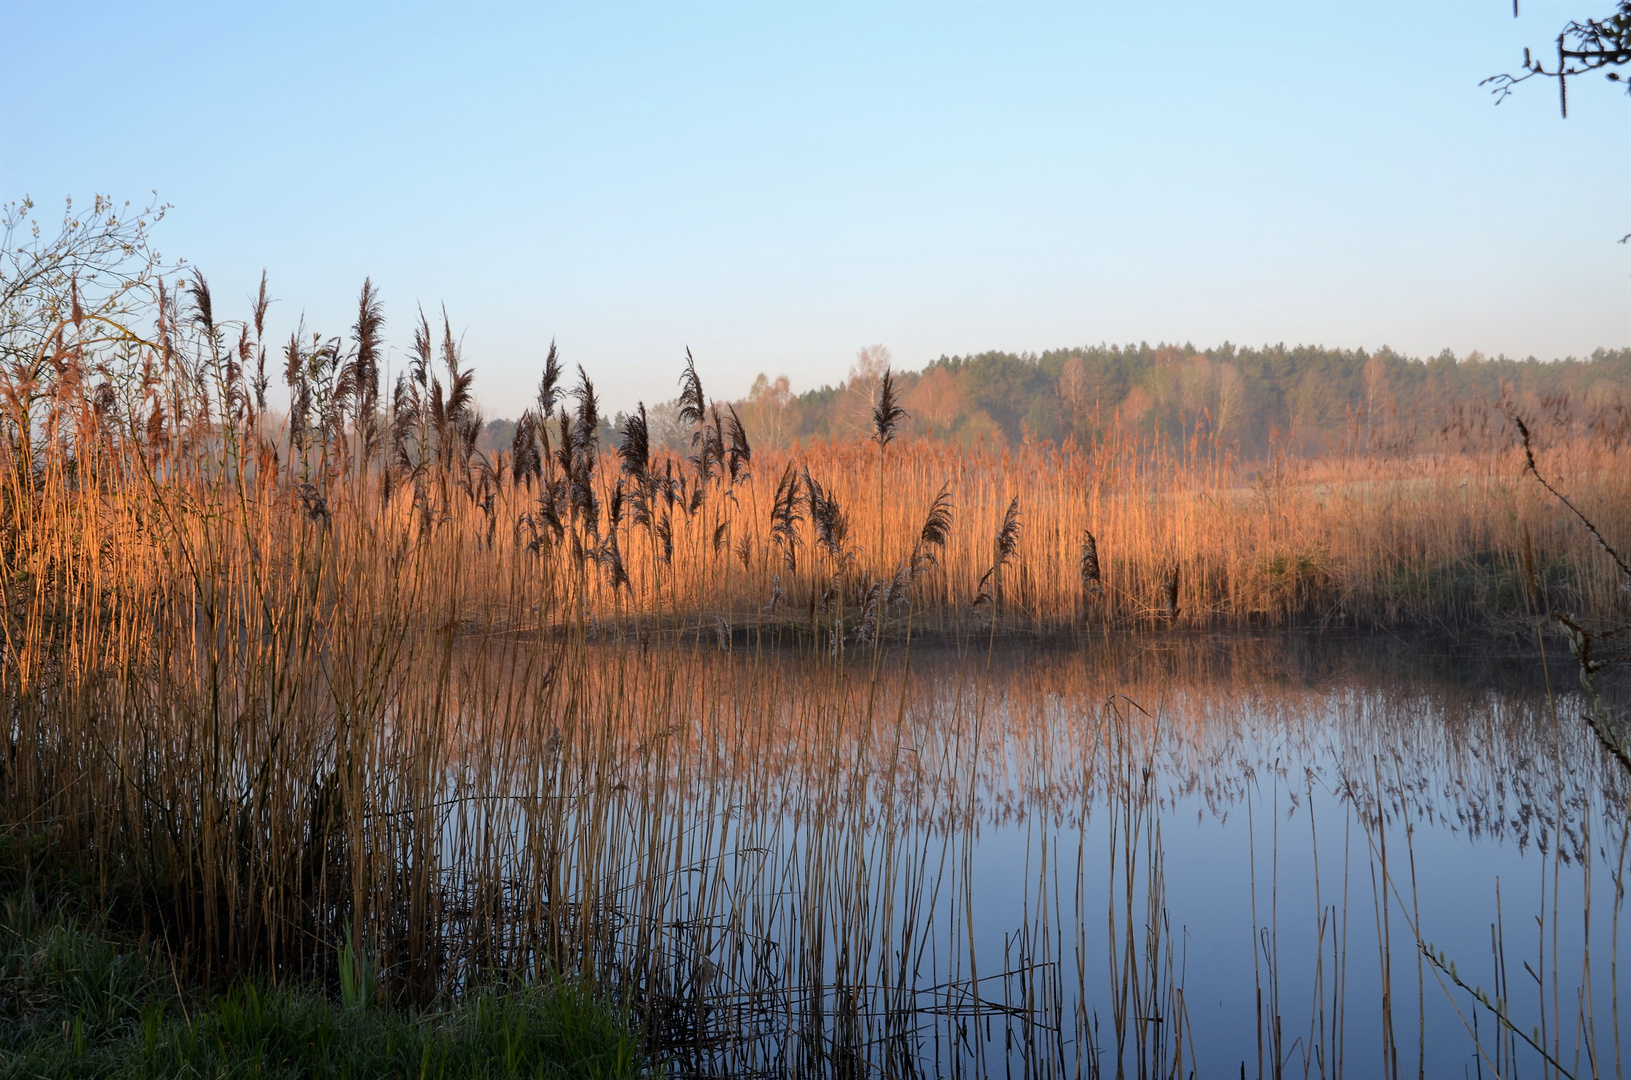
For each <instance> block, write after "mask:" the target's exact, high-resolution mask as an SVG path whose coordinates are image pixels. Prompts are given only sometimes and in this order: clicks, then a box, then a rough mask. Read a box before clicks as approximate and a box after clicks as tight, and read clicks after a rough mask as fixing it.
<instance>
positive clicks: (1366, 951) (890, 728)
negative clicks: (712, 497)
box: [442, 635, 1631, 1077]
mask: <svg viewBox="0 0 1631 1080" xmlns="http://www.w3.org/2000/svg"><path fill="white" fill-rule="evenodd" d="M1512 651H1513V653H1514V654H1513V655H1512V656H1505V655H1502V652H1503V650H1502V649H1500V648H1497V647H1493V646H1483V647H1476V648H1474V647H1465V648H1456V647H1452V646H1450V645H1448V644H1444V643H1439V642H1433V641H1426V640H1401V639H1396V638H1357V639H1356V638H1338V639H1329V638H1320V637H1317V636H1304V635H1274V636H1271V637H1257V636H1246V635H1231V636H1222V637H1202V636H1192V635H1173V636H1163V635H1149V636H1147V637H1143V638H1131V637H1127V638H1112V639H1104V640H1095V641H1087V642H1081V641H1078V642H1076V643H1073V644H1072V645H1070V646H1068V647H1065V646H1021V645H1017V644H1014V643H1012V642H1009V643H1003V642H997V643H996V644H995V645H991V644H988V643H986V642H978V643H975V644H972V645H968V646H958V645H955V644H937V645H933V646H926V647H919V646H914V647H913V648H912V649H911V650H910V652H909V653H908V652H907V651H905V650H902V649H898V648H897V649H885V650H879V651H875V652H874V651H865V652H863V653H861V654H859V655H857V654H855V653H851V654H850V655H847V656H844V657H833V656H831V655H815V656H811V655H802V654H793V653H789V652H786V651H776V650H771V649H769V648H768V647H766V648H754V647H752V646H748V647H742V646H741V645H740V644H737V645H736V646H735V647H734V648H733V649H732V650H729V651H721V650H715V649H708V650H701V649H681V648H672V647H669V648H665V647H660V646H658V647H653V646H646V647H640V646H637V645H634V644H629V645H619V644H604V645H600V646H595V647H591V648H587V649H579V650H567V651H563V652H562V653H561V654H559V656H558V658H557V667H556V668H554V669H553V670H552V671H551V673H550V677H549V680H548V686H549V690H548V692H547V694H546V695H545V696H544V700H545V704H544V705H543V706H542V711H543V712H544V714H545V715H544V716H543V717H542V718H538V717H533V718H529V719H528V720H527V721H526V722H525V723H513V722H512V723H510V724H508V725H507V726H505V727H504V731H503V733H502V737H499V735H500V733H499V732H498V731H497V729H496V728H494V727H492V726H491V725H490V724H484V723H481V722H477V721H472V722H471V723H468V724H465V725H461V733H460V746H461V747H462V749H461V750H460V751H458V752H457V753H456V754H455V757H454V760H453V764H451V765H450V766H449V768H450V769H452V770H453V771H454V772H455V773H457V775H458V777H459V778H460V779H459V780H458V782H457V783H456V784H455V785H454V786H455V788H456V790H458V791H460V792H462V793H463V794H462V795H461V796H460V797H459V799H456V800H452V808H451V809H449V810H448V811H447V815H446V820H445V822H444V823H443V827H442V835H443V836H444V841H443V842H444V848H445V850H444V852H443V853H442V855H443V861H444V864H445V865H449V866H456V867H459V868H460V871H459V873H457V874H453V875H450V876H449V878H448V879H447V881H446V888H447V891H448V895H449V896H450V897H454V898H461V897H462V899H458V900H456V902H450V905H449V909H448V910H449V911H450V912H454V913H455V915H456V917H457V918H462V919H464V920H465V922H464V923H463V924H462V925H461V928H460V933H461V934H462V935H463V936H464V937H465V938H467V939H473V938H480V939H481V940H483V941H484V942H487V945H486V946H485V947H487V948H489V949H492V948H496V947H497V946H494V945H493V943H492V942H493V939H494V938H495V936H496V937H497V938H501V939H502V942H501V944H502V948H501V949H500V951H502V952H504V953H505V954H506V956H507V957H508V960H509V962H511V963H514V962H515V961H516V959H517V958H518V957H519V958H521V959H523V960H525V959H526V958H527V957H533V956H549V957H551V958H552V959H553V961H554V962H556V963H570V964H572V965H574V966H577V967H580V968H585V969H589V970H594V971H598V972H600V973H602V975H603V977H604V978H606V979H607V980H608V981H609V982H610V983H611V984H612V985H615V986H617V987H618V988H620V989H621V990H622V991H624V992H626V993H628V994H630V995H631V999H632V1000H633V1001H634V1002H635V1003H636V1005H637V1007H638V1008H640V1009H641V1010H642V1011H643V1013H644V1015H645V1016H646V1017H647V1019H648V1022H649V1023H650V1024H651V1027H652V1032H653V1038H654V1040H655V1043H656V1045H657V1046H658V1047H659V1048H660V1049H661V1050H662V1053H663V1055H664V1056H665V1057H666V1059H667V1060H668V1062H669V1071H670V1073H671V1074H674V1075H751V1074H767V1075H768V1074H777V1075H782V1074H799V1075H829V1074H830V1075H853V1076H860V1075H871V1074H880V1075H937V1074H938V1075H987V1074H1001V1075H1004V1076H1056V1075H1066V1076H1078V1075H1080V1076H1097V1075H1104V1076H1113V1075H1127V1076H1156V1075H1160V1076H1167V1075H1179V1076H1187V1075H1190V1074H1192V1073H1193V1074H1194V1075H1198V1076H1216V1075H1228V1076H1239V1075H1242V1074H1244V1075H1248V1076H1281V1075H1298V1076H1326V1077H1338V1076H1343V1075H1353V1076H1383V1075H1387V1076H1392V1075H1400V1076H1403V1075H1431V1076H1446V1075H1456V1076H1460V1075H1463V1074H1465V1075H1480V1074H1481V1073H1482V1072H1488V1073H1489V1074H1490V1075H1497V1074H1498V1075H1513V1074H1514V1073H1516V1074H1524V1075H1543V1074H1547V1075H1556V1074H1557V1070H1558V1069H1559V1068H1561V1072H1562V1074H1563V1075H1572V1076H1587V1075H1592V1074H1594V1073H1597V1074H1605V1075H1606V1074H1610V1073H1613V1074H1618V1072H1619V1068H1620V1061H1621V1056H1620V1055H1621V1053H1622V1044H1626V1043H1628V1041H1631V1016H1626V1017H1621V1015H1620V1008H1619V1002H1618V996H1617V982H1616V980H1617V960H1618V952H1619V949H1620V945H1619V926H1618V923H1619V915H1620V911H1621V908H1622V907H1623V901H1622V897H1621V891H1620V887H1619V883H1620V882H1621V881H1622V880H1623V875H1624V863H1625V855H1626V840H1627V828H1626V825H1627V798H1628V792H1631V785H1628V783H1627V777H1626V775H1625V774H1624V773H1623V772H1622V771H1620V769H1619V766H1618V765H1617V763H1615V762H1614V761H1613V760H1612V759H1610V758H1608V757H1607V755H1606V754H1604V753H1602V752H1601V749H1600V747H1599V746H1598V744H1597V743H1596V741H1595V738H1594V736H1592V734H1591V732H1590V731H1589V729H1587V728H1586V726H1585V725H1584V723H1583V722H1581V720H1580V719H1579V712H1580V700H1579V694H1578V691H1577V684H1576V681H1575V676H1574V669H1573V667H1572V666H1571V665H1572V661H1568V660H1567V658H1561V660H1560V658H1557V657H1554V658H1553V661H1554V663H1553V664H1552V666H1551V667H1550V668H1548V667H1547V666H1545V665H1543V664H1542V663H1540V662H1539V661H1537V660H1534V659H1530V658H1528V657H1526V656H1523V655H1521V654H1520V653H1521V650H1512ZM481 666H482V665H480V664H476V665H475V667H476V668H480V667H481ZM468 677H469V676H468V672H467V678H468ZM477 681H480V680H477ZM492 712H493V710H492V709H488V710H487V712H486V713H485V714H483V715H487V716H491V715H492ZM472 715H475V714H474V713H472ZM497 747H503V748H504V749H503V750H502V752H500V751H499V750H497V749H495V748H497ZM484 868H485V869H484ZM494 880H500V881H502V882H503V896H502V898H499V897H494V896H491V895H487V894H484V893H482V889H484V888H487V885H486V883H488V882H491V881H494ZM481 912H487V913H489V914H485V915H483V914H479V913H481ZM1423 943H1425V944H1426V945H1427V949H1426V950H1424V949H1423V948H1421V947H1419V946H1420V945H1421V944H1423ZM1480 994H1483V995H1487V998H1488V1001H1487V1003H1485V1002H1483V1001H1481V1000H1480V998H1479V995H1480ZM1624 1050H1625V1052H1628V1053H1631V1045H1625V1047H1624ZM1547 1059H1550V1062H1548V1060H1547Z"/></svg>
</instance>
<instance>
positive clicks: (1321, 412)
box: [482, 344, 1631, 456]
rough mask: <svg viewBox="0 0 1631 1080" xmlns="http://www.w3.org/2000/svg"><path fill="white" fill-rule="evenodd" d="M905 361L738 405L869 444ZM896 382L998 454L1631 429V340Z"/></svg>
mask: <svg viewBox="0 0 1631 1080" xmlns="http://www.w3.org/2000/svg"><path fill="white" fill-rule="evenodd" d="M889 364H890V357H889V353H888V350H887V349H885V348H883V347H882V346H876V345H875V346H871V347H868V348H865V349H862V350H861V351H860V353H859V354H858V356H857V358H856V361H855V364H854V366H853V367H852V368H851V369H850V374H849V378H848V379H846V380H845V381H844V382H842V383H840V384H839V385H838V386H823V387H821V388H820V389H818V390H810V391H807V392H805V393H802V394H794V393H792V392H791V389H790V387H789V380H788V379H787V377H786V376H781V377H778V378H774V379H772V378H770V377H769V376H767V375H760V376H759V378H758V379H757V380H756V381H755V382H754V385H753V388H752V391H751V392H750V393H749V395H748V396H747V397H746V398H743V399H741V400H738V401H734V402H731V404H732V405H733V406H734V407H735V409H736V410H737V412H738V413H739V414H740V416H741V418H742V421H743V423H744V425H745V426H746V428H747V431H748V434H749V437H750V438H752V439H753V440H754V443H755V445H766V446H786V445H790V444H792V443H794V442H804V443H808V442H810V441H813V440H824V439H838V440H849V439H859V438H863V437H864V436H865V434H866V433H867V431H868V430H869V425H870V422H871V409H872V403H873V401H874V400H875V398H876V395H877V388H878V382H879V380H880V378H881V377H882V375H883V372H884V370H885V368H887V367H888V366H889ZM676 369H677V368H676ZM895 379H896V384H897V387H898V392H899V394H900V397H901V399H902V401H903V403H904V405H905V407H906V410H907V412H908V414H909V418H908V419H907V420H906V421H905V422H904V423H903V424H902V434H903V435H905V436H908V437H910V436H920V437H932V438H940V439H951V440H957V441H960V442H964V443H981V442H983V443H987V444H995V445H996V446H998V447H1003V446H1007V447H1018V446H1020V445H1021V444H1023V443H1025V442H1028V441H1029V442H1042V441H1047V442H1055V443H1064V442H1066V441H1069V440H1075V441H1077V442H1078V443H1091V442H1096V441H1100V440H1103V439H1106V438H1111V437H1116V436H1124V435H1132V436H1138V437H1145V438H1152V437H1161V438H1166V439H1169V440H1174V441H1184V442H1187V441H1189V440H1191V439H1193V438H1194V437H1195V436H1196V435H1197V433H1199V434H1200V435H1201V436H1202V437H1203V438H1205V439H1207V440H1208V441H1210V442H1212V443H1213V444H1215V445H1222V446H1225V447H1229V448H1231V449H1238V451H1239V452H1240V453H1241V454H1243V455H1246V456H1257V455H1261V454H1263V453H1265V452H1267V451H1269V450H1270V449H1271V448H1272V447H1275V446H1280V447H1284V448H1287V449H1290V450H1294V451H1297V452H1301V453H1323V452H1332V451H1341V450H1361V449H1365V450H1372V451H1376V450H1393V451H1395V452H1407V451H1408V450H1409V449H1410V448H1412V447H1413V446H1416V445H1417V444H1418V443H1419V442H1420V441H1421V440H1422V439H1423V438H1424V437H1427V436H1433V435H1436V434H1441V433H1443V432H1444V431H1445V430H1447V429H1449V428H1451V427H1454V426H1458V425H1459V426H1462V427H1465V426H1466V425H1467V424H1468V423H1469V422H1476V423H1485V424H1486V425H1487V423H1488V417H1489V416H1490V415H1491V412H1492V410H1493V409H1494V407H1495V406H1497V405H1498V404H1499V402H1500V401H1501V399H1502V397H1503V394H1504V395H1505V396H1506V397H1507V398H1508V399H1509V400H1511V401H1512V402H1513V403H1514V404H1515V405H1516V406H1517V407H1518V408H1519V409H1520V410H1522V411H1523V412H1524V413H1526V414H1528V415H1530V416H1531V417H1533V418H1535V419H1537V420H1541V421H1542V422H1544V421H1546V420H1547V419H1550V420H1552V421H1554V422H1568V423H1571V424H1574V425H1583V426H1585V427H1587V428H1592V427H1595V428H1597V429H1599V430H1614V431H1617V432H1622V433H1623V432H1625V431H1627V430H1631V348H1627V349H1613V350H1609V349H1598V350H1597V351H1596V352H1594V353H1593V354H1592V355H1591V356H1590V358H1588V359H1584V360H1582V359H1576V358H1573V357H1571V358H1569V359H1565V360H1556V361H1549V362H1546V361H1540V360H1536V359H1534V358H1533V357H1531V358H1529V359H1526V360H1512V359H1508V358H1506V357H1504V356H1503V357H1496V358H1494V359H1490V358H1487V357H1484V356H1483V355H1481V354H1479V353H1477V352H1474V353H1471V354H1469V355H1467V356H1465V357H1461V358H1457V357H1456V356H1455V355H1454V354H1453V353H1451V352H1449V351H1447V350H1446V351H1445V352H1442V353H1440V354H1439V355H1437V356H1435V357H1433V358H1431V359H1428V360H1421V359H1416V358H1413V357H1408V356H1401V355H1400V354H1398V353H1396V352H1393V351H1392V350H1390V349H1383V350H1381V351H1379V352H1375V353H1369V352H1365V351H1364V350H1347V349H1340V350H1339V349H1325V348H1317V347H1312V346H1298V347H1295V348H1289V347H1286V346H1284V345H1276V346H1272V347H1267V348H1259V349H1248V348H1238V347H1236V346H1234V345H1229V344H1224V345H1222V346H1220V347H1218V348H1213V349H1205V350H1197V349H1195V348H1193V347H1192V346H1188V345H1184V346H1173V345H1161V346H1150V345H1148V344H1140V345H1136V346H1133V345H1128V346H1106V345H1097V346H1089V347H1085V348H1076V349H1055V350H1051V351H1048V352H1044V353H1042V354H1040V355H1038V354H1034V353H1022V354H1015V353H1004V352H986V353H980V354H977V355H972V356H942V357H941V358H940V359H938V360H935V361H933V362H932V363H930V364H928V365H927V366H925V367H924V368H923V370H922V371H896V372H895ZM647 409H648V412H649V414H650V426H651V433H652V437H653V442H663V443H667V444H669V445H671V446H673V447H675V448H680V447H682V446H683V445H684V444H685V439H686V437H687V429H685V428H683V427H682V425H681V424H680V423H679V419H678V405H677V403H676V402H675V401H672V400H670V401H664V402H658V403H651V402H648V403H647ZM1471 417H1483V418H1484V419H1483V420H1480V421H1469V418H1471ZM621 420H622V417H621V415H619V416H618V417H616V418H614V419H612V420H610V421H603V424H602V427H603V430H602V435H603V439H604V441H606V442H609V443H615V442H616V435H615V429H616V425H619V424H620V423H621ZM514 430H515V424H514V420H494V421H492V422H490V423H489V424H488V425H487V430H486V432H485V433H484V435H485V437H484V438H483V439H482V444H483V447H484V448H486V449H489V450H499V449H504V448H507V447H508V446H509V443H510V438H511V436H512V435H513V433H514Z"/></svg>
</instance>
